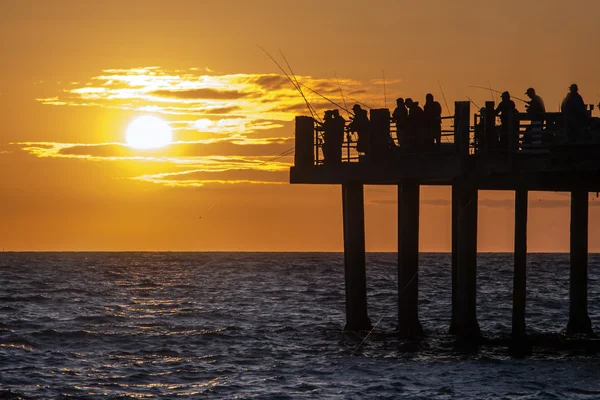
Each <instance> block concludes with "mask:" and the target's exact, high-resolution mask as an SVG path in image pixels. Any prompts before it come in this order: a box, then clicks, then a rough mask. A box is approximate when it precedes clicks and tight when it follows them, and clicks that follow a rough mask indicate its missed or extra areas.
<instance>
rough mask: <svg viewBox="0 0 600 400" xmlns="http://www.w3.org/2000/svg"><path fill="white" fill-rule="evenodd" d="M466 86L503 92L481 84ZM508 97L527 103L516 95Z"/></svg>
mask: <svg viewBox="0 0 600 400" xmlns="http://www.w3.org/2000/svg"><path fill="white" fill-rule="evenodd" d="M468 87H470V88H476V89H483V90H491V91H492V92H496V93H504V92H501V91H499V90H496V89H492V88H486V87H483V86H476V85H469V86H468ZM510 97H512V98H513V99H515V100H519V101H522V102H523V103H529V102H528V101H527V100H523V99H520V98H518V97H517V96H513V95H511V96H510Z"/></svg>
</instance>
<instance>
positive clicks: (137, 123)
mask: <svg viewBox="0 0 600 400" xmlns="http://www.w3.org/2000/svg"><path fill="white" fill-rule="evenodd" d="M126 140H127V145H128V146H130V147H134V148H136V149H156V148H159V147H164V146H166V145H168V144H171V142H172V141H173V131H172V130H171V127H170V126H169V124H168V123H167V122H166V121H164V120H162V119H160V118H158V117H152V116H144V117H139V118H137V119H135V120H134V121H133V122H132V123H131V124H129V126H128V127H127V133H126Z"/></svg>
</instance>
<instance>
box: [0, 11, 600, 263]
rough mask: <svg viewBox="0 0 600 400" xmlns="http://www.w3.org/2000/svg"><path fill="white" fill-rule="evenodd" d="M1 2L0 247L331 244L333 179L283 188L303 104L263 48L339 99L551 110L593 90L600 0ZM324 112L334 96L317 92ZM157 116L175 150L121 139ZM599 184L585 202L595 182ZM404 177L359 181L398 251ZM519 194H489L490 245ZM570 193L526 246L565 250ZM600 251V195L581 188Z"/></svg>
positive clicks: (539, 199)
mask: <svg viewBox="0 0 600 400" xmlns="http://www.w3.org/2000/svg"><path fill="white" fill-rule="evenodd" d="M488 4H489V2H482V1H461V0H457V1H454V2H448V1H425V2H414V1H410V2H409V1H398V0H389V1H371V2H363V3H357V4H354V3H351V2H343V1H312V0H307V1H303V2H298V3H291V2H287V1H281V0H279V1H255V2H247V1H231V0H230V1H228V2H226V3H225V2H203V1H192V0H190V1H177V0H171V1H152V0H144V1H142V0H139V1H138V0H119V1H113V0H102V1H95V0H90V1H79V0H54V1H34V0H3V1H2V2H0V34H1V36H2V38H3V40H2V42H1V47H0V49H1V50H2V58H1V61H0V113H1V119H0V120H1V121H2V122H3V123H2V126H1V127H0V179H1V181H2V197H1V198H0V248H4V249H6V250H173V251H175V250H240V251H242V250H248V251H252V250H257V251H258V250H269V251H284V250H300V251H317V250H319V251H340V250H341V249H342V230H341V189H340V188H339V187H335V186H323V187H316V186H301V185H299V186H292V185H289V184H287V183H286V182H287V179H288V173H287V171H288V168H289V166H290V162H291V158H282V159H279V160H277V161H276V162H265V161H268V160H270V159H271V158H272V157H273V156H274V155H276V154H279V153H281V152H283V151H285V150H287V149H289V148H291V147H292V146H293V125H292V123H291V121H292V120H293V116H294V115H295V114H297V113H306V111H305V109H304V106H303V102H302V99H301V98H299V96H298V95H297V94H296V93H295V92H294V91H293V88H292V87H291V85H290V84H288V83H287V82H286V80H285V77H282V76H280V74H279V70H278V69H277V67H276V66H275V65H274V64H273V63H272V61H271V60H269V59H268V57H267V56H266V55H265V54H264V53H262V52H261V50H260V49H259V48H258V47H257V44H260V45H261V46H263V47H264V48H266V49H267V50H269V51H270V52H271V53H272V54H273V55H274V56H276V57H277V58H278V59H280V60H281V56H280V55H279V52H278V49H282V50H283V51H284V52H285V54H286V56H287V58H288V60H289V62H290V63H291V65H292V67H293V69H294V72H295V73H296V74H297V75H298V76H299V79H300V80H301V81H302V82H304V83H306V84H307V85H309V86H312V87H315V88H318V89H319V90H320V91H323V92H324V93H327V94H328V95H329V96H331V97H333V98H335V100H336V101H341V99H340V97H339V95H338V87H337V83H336V82H335V78H334V76H335V75H337V76H338V77H339V80H340V83H341V85H342V87H343V88H344V91H345V93H347V94H349V95H350V96H352V97H354V98H355V99H358V100H359V101H361V102H365V103H367V104H369V105H373V106H376V107H382V106H383V105H384V93H383V85H382V82H381V77H382V71H383V70H385V75H386V84H387V85H386V86H387V100H388V105H389V104H391V103H392V101H393V99H394V98H395V97H398V96H403V97H413V98H416V99H417V100H420V101H421V102H423V101H424V95H425V93H427V92H432V93H433V94H434V95H435V96H437V97H438V99H439V100H442V99H441V93H440V91H439V88H438V83H437V82H438V79H439V80H440V82H441V83H442V84H443V87H444V90H445V95H446V97H447V100H448V103H449V104H450V105H452V103H453V102H454V101H455V100H464V99H465V98H466V96H469V97H471V98H472V99H473V100H474V101H475V102H477V103H479V104H483V102H484V101H486V100H490V99H489V97H490V95H489V93H488V92H486V91H482V90H478V89H473V88H469V85H483V86H487V85H488V82H490V83H491V85H492V86H493V87H494V88H496V89H498V90H510V91H511V92H512V93H513V94H514V95H516V96H517V97H523V93H524V92H525V89H526V88H527V87H529V86H533V87H535V88H536V89H537V92H538V93H539V94H540V95H541V96H542V97H543V98H544V100H545V102H546V105H547V108H548V109H549V111H554V110H556V109H557V105H558V103H559V101H560V100H561V99H562V97H563V96H564V95H565V94H566V92H567V88H568V86H569V84H571V83H573V82H576V83H578V84H579V87H580V90H581V93H582V95H583V97H584V99H585V100H586V101H587V102H588V103H597V102H598V100H600V98H599V97H598V94H600V82H599V79H600V76H599V73H600V52H598V48H600V46H599V45H600V34H598V32H597V30H596V25H597V21H596V20H597V17H598V15H600V2H598V1H591V0H590V1H570V2H563V1H554V0H552V1H544V2H539V1H502V2H495V6H490V5H488ZM310 100H311V102H312V103H314V104H315V105H316V106H317V107H320V108H321V109H322V107H325V106H326V105H325V104H323V102H322V101H321V100H320V99H318V98H317V97H314V96H312V97H310ZM141 115H156V116H159V117H161V118H163V119H164V120H166V121H168V122H169V124H170V125H171V127H172V128H173V129H174V141H175V142H176V143H175V144H172V145H171V146H169V147H167V148H163V149H158V150H145V151H143V150H135V149H131V148H129V147H127V146H126V145H125V131H126V128H127V126H128V124H129V123H130V122H131V121H132V120H134V119H135V118H136V117H138V116H141ZM449 193H450V191H449V189H448V188H423V190H422V200H423V203H422V211H421V215H422V216H421V249H422V250H423V251H447V250H449V244H450V209H449V206H448V201H449ZM590 197H591V198H592V196H590ZM395 198H396V192H395V189H394V188H386V187H368V188H367V190H366V225H367V248H368V250H371V251H394V250H395V249H396V223H395V219H396V207H395ZM512 198H513V197H512V194H511V193H504V192H501V193H491V192H482V193H481V194H480V225H479V226H480V231H479V248H480V250H482V251H499V250H501V251H510V249H511V245H512V224H513V222H512V219H513V210H512V202H511V201H512ZM568 204H569V197H568V195H566V194H553V193H550V194H541V193H531V194H530V224H529V249H530V250H531V251H567V250H568V223H569V210H568ZM590 205H591V209H590V215H591V220H590V249H591V251H600V238H598V235H596V231H597V230H599V229H598V228H596V226H598V225H600V224H599V223H600V207H596V205H600V199H598V200H591V201H590Z"/></svg>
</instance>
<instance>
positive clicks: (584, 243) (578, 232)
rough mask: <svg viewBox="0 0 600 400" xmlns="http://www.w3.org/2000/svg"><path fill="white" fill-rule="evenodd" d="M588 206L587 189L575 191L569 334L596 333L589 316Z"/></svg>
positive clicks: (572, 198)
mask: <svg viewBox="0 0 600 400" xmlns="http://www.w3.org/2000/svg"><path fill="white" fill-rule="evenodd" d="M588 207H589V199H588V192H587V190H582V189H578V190H574V191H572V192H571V269H570V284H569V298H570V304H569V322H568V324H567V332H568V333H592V324H591V321H590V317H589V316H588V307H587V286H588V282H587V281H588V276H587V275H588V262H587V258H588Z"/></svg>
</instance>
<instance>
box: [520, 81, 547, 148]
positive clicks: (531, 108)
mask: <svg viewBox="0 0 600 400" xmlns="http://www.w3.org/2000/svg"><path fill="white" fill-rule="evenodd" d="M525 94H526V95H527V96H528V97H529V98H530V99H531V100H530V101H528V102H527V104H528V105H527V106H526V107H527V113H528V114H531V116H532V117H531V125H530V126H529V127H528V128H527V129H526V132H527V133H525V134H524V135H523V141H524V142H525V143H531V141H532V138H531V132H541V130H542V125H543V124H544V117H543V115H542V114H543V113H545V112H546V106H545V105H544V100H542V98H541V97H540V96H538V95H537V94H536V93H535V89H534V88H529V89H527V91H526V92H525Z"/></svg>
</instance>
